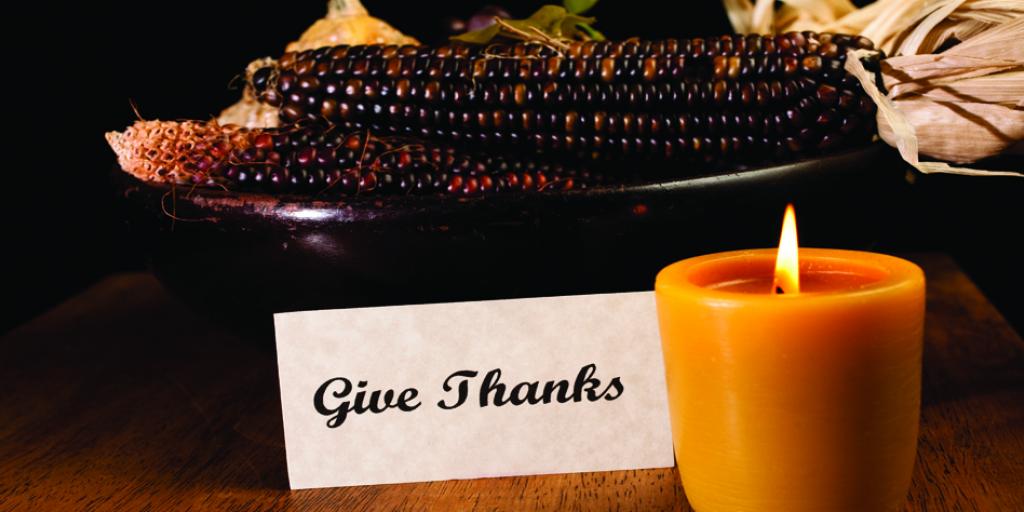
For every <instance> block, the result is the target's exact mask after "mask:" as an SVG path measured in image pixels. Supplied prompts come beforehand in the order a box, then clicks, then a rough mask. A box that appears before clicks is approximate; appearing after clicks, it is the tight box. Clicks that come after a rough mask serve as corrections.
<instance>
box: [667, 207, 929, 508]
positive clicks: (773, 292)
mask: <svg viewBox="0 0 1024 512" xmlns="http://www.w3.org/2000/svg"><path fill="white" fill-rule="evenodd" d="M788 238H789V239H791V241H788V244H787V245H786V246H784V247H783V248H782V249H780V250H778V251H776V250H775V249H759V250H747V251H735V252H727V253H721V254H712V255H707V256H701V257H696V258H691V259H688V260H684V261H680V262H678V263H675V264H673V265H670V266H668V267H666V268H665V269H664V270H662V271H661V272H660V273H659V274H658V278H657V283H656V286H655V288H656V296H657V304H658V318H659V322H660V328H661V337H662V346H663V349H664V354H665V370H666V379H667V383H668V396H669V408H670V414H671V420H672V434H673V442H674V446H675V452H676V461H677V463H678V465H679V473H680V475H681V477H682V481H683V487H684V490H685V491H686V495H687V498H688V499H689V501H690V504H691V505H692V506H693V507H694V508H695V509H696V510H697V511H698V512H716V511H758V512H772V511H785V512H800V511H851V512H853V511H856V512H865V511H890V510H897V509H900V508H901V507H902V506H903V503H904V501H905V499H906V493H907V489H908V488H909V485H910V476H911V472H912V470H913V465H914V457H915V453H916V445H917V431H918V416H919V411H920V400H921V395H920V390H921V348H922V327H923V321H924V274H923V273H922V272H921V269H920V268H918V267H917V266H916V265H914V264H913V263H910V262H908V261H906V260H903V259H899V258H895V257H892V256H886V255H882V254H874V253H868V252H857V251H845V250H831V249H800V250H799V255H798V256H797V248H796V233H795V225H794V226H793V227H792V234H791V236H789V237H788ZM783 242H784V243H785V242H787V235H785V234H784V236H783ZM788 255H791V256H788ZM787 259H790V260H791V261H790V262H788V263H787V261H786V260H787ZM777 266H778V267H779V268H776V267H777ZM787 269H788V270H787ZM796 269H798V271H797V270H796Z"/></svg>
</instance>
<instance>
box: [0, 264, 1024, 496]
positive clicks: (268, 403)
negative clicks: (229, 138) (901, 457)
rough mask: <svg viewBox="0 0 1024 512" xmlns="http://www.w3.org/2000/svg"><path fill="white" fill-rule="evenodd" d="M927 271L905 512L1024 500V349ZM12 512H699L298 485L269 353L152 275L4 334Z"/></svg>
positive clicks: (476, 492) (517, 488)
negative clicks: (916, 435)
mask: <svg viewBox="0 0 1024 512" xmlns="http://www.w3.org/2000/svg"><path fill="white" fill-rule="evenodd" d="M916 259H917V260H918V261H919V262H920V263H921V264H922V266H923V267H924V268H925V272H926V273H927V275H928V279H929V282H928V318H927V327H926V343H925V360H924V397H923V398H924V404H923V415H922V421H921V438H920V444H919V447H918V461H917V467H916V470H915V471H916V472H915V475H914V483H913V486H912V488H911V490H910V494H909V495H908V498H907V509H908V510H928V511H941V510H957V511H972V510H977V511H1000V512H1003V511H1005V512H1010V511H1018V510H1024V342H1022V341H1021V338H1020V337H1019V336H1018V335H1017V334H1016V333H1015V332H1014V331H1013V330H1012V329H1011V328H1010V327H1009V325H1008V324H1007V323H1006V322H1005V320H1003V318H1002V317H1001V316H1000V315H999V313H998V312H997V311H996V310H995V309H994V308H993V307H992V305H991V304H989V303H988V302H987V301H986V300H985V297H984V296H982V295H981V293H980V292H979V291H978V289H977V288H976V287H975V286H974V285H973V284H972V283H971V282H970V281H969V280H968V279H967V277H966V276H965V275H964V274H963V273H962V272H961V271H960V270H958V269H957V267H956V266H955V264H954V263H953V262H952V261H951V260H950V259H949V258H947V257H944V256H940V255H924V256H921V257H918V258H916ZM0 379H2V380H0V510H3V511H7V510H25V511H38V510H58V509H73V510H176V509H180V510H202V509H210V510H291V509H300V510H366V509H381V510H392V509H417V510H419V509H425V508H426V509H439V510H531V509H550V510H605V509H616V510H620V509H621V510H690V508H689V506H688V505H687V503H686V499H685V497H684V495H683V489H682V486H681V485H680V483H679V477H678V474H677V473H676V471H675V470H672V469H665V470H642V471H616V472H605V473H583V474H570V475H552V476H535V477H519V478H493V479H482V480H462V481H446V482H432V483H419V484H403V485H380V486H365V487H350V488H344V489H320V490H303V491H289V490H288V482H287V476H286V470H285V459H284V446H283V434H282V429H281V420H280V402H279V397H278V389H277V374H276V370H275V359H274V354H273V350H272V348H270V347H267V346H262V347H261V346H253V345H252V344H251V343H246V342H245V340H242V339H239V338H238V337H236V336H235V335H232V334H230V333H228V332H226V331H224V330H222V329H220V328H218V327H215V326H214V325H212V324H211V323H210V322H208V321H205V320H203V319H201V318H199V317H197V316H196V315H195V314H193V313H191V312H190V311H189V310H188V309H186V308H185V307H184V306H182V305H181V304H179V303H177V302H176V301H175V300H173V299H172V298H170V297H168V295H167V294H166V293H165V292H164V291H163V289H162V288H161V287H160V285H159V284H158V283H157V282H156V281H155V280H154V278H153V277H152V276H150V275H148V274H123V275H116V276H113V277H110V278H108V279H106V280H104V281H102V282H100V283H99V284H97V285H96V286H94V287H92V288H91V289H89V290H87V291H85V292H84V293H82V294H81V295H79V296H77V297H74V298H72V299H71V300H69V301H67V302H65V303H64V304H62V305H61V306H59V307H58V308H56V309H55V310H53V311H51V312H49V313H46V314H45V315H43V316H41V317H39V318H37V319H35V320H34V321H32V322H30V323H28V324H26V325H24V326H22V327H20V328H18V329H16V330H14V331H12V332H10V333H8V334H7V335H5V336H4V338H3V339H2V341H0Z"/></svg>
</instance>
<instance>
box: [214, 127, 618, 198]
mask: <svg viewBox="0 0 1024 512" xmlns="http://www.w3.org/2000/svg"><path fill="white" fill-rule="evenodd" d="M603 180H604V176H603V175H601V174H600V173H591V172H589V171H586V170H584V169H583V168H577V167H568V166H563V165H560V164H545V163H540V162H538V161H537V160H536V159H523V160H516V159H508V158H504V157H494V156H482V155H479V156H478V155H474V154H471V153H466V152H464V151H458V150H456V148H452V147H442V146H438V145H432V144H430V145H427V144H424V143H422V142H420V141H416V140H411V139H408V138H400V137H376V136H369V137H368V136H367V135H366V133H365V132H355V133H351V132H350V133H344V132H342V131H341V130H339V129H337V127H324V126H322V125H315V124H314V125H310V126H302V127H291V128H284V129H276V130H274V129H272V130H266V131H264V133H262V134H260V135H257V136H256V137H255V138H254V142H253V145H252V147H249V148H246V149H240V150H233V151H232V152H231V153H230V155H229V156H228V158H227V163H226V165H225V166H224V170H223V172H222V173H221V175H220V176H218V177H216V179H215V181H216V182H219V183H220V184H221V185H223V186H225V187H227V188H229V189H242V190H267V191H272V192H282V193H297V194H327V195H354V194H454V195H477V194H488V193H499V192H514V191H523V192H529V191H545V190H570V189H578V188H586V187H588V186H592V185H594V184H597V183H600V182H601V181H603Z"/></svg>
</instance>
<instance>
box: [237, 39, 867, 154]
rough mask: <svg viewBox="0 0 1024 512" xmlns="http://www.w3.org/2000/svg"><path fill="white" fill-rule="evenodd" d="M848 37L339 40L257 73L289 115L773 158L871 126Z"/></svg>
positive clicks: (552, 145)
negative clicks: (556, 43) (464, 42)
mask: <svg viewBox="0 0 1024 512" xmlns="http://www.w3.org/2000/svg"><path fill="white" fill-rule="evenodd" d="M871 46H872V45H871V42H870V41H868V40H866V39H864V38H859V37H854V36H846V35H840V34H814V33H810V32H800V33H796V32H794V33H790V34H785V35H781V36H722V37H718V38H708V39H703V38H695V39H689V40H685V39H684V40H663V41H627V42H594V41H591V42H576V43H573V44H571V45H570V46H569V48H568V49H567V50H566V51H564V52H559V51H556V50H553V49H551V48H548V47H545V46H542V45H539V44H532V43H519V44H511V45H490V46H487V47H479V46H442V47H425V46H394V45H391V46H385V45H357V46H336V47H333V48H322V49H318V50H314V51H306V52H301V53H287V54H285V55H284V56H283V57H282V58H281V59H280V60H279V61H278V62H277V63H276V65H275V66H270V67H265V68H262V69H258V70H256V71H255V72H254V73H253V74H252V77H251V81H252V86H253V88H254V90H255V91H256V92H257V93H258V95H259V98H260V99H261V101H264V102H266V103H269V104H271V105H273V106H276V107H279V113H280V117H281V120H282V121H283V122H285V123H293V122H297V121H299V120H303V119H310V120H318V121H321V122H322V121H324V120H326V121H327V122H330V123H333V124H337V125H339V126H341V127H342V128H343V129H370V130H372V131H373V132H374V133H385V134H398V135H406V136H416V137H421V138H424V139H429V140H446V141H449V142H455V143H462V144H474V145H479V144H515V145H519V144H524V143H525V144H526V145H527V147H530V148H533V149H535V150H537V151H543V152H545V153H549V154H550V153H552V152H556V153H562V154H570V155H577V156H581V155H582V156H589V157H595V156H596V157H611V158H619V157H629V158H634V157H637V156H648V157H654V158H659V159H669V160H676V159H680V158H683V159H691V160H713V161H717V160H720V159H721V158H722V157H723V156H724V157H728V158H735V159H737V160H745V161H749V160H763V159H764V158H765V157H766V156H769V157H780V158H784V157H787V156H793V155H800V154H810V153H815V152H818V151H824V150H829V149H832V148H835V147H839V146H842V145H844V144H848V143H857V142H862V141H864V140H867V139H868V138H870V137H871V135H873V134H874V108H875V107H874V104H873V103H872V102H871V101H870V100H869V99H868V98H867V97H866V96H865V95H864V93H863V91H862V90H861V88H860V85H859V83H858V82H857V81H856V80H855V79H853V78H852V77H850V76H849V75H848V74H847V73H846V72H845V70H844V69H843V63H844V60H845V56H846V51H847V50H848V49H853V48H870V47H871Z"/></svg>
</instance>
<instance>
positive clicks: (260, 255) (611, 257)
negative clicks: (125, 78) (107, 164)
mask: <svg viewBox="0 0 1024 512" xmlns="http://www.w3.org/2000/svg"><path fill="white" fill-rule="evenodd" d="M901 168H902V166H901V164H900V163H899V157H898V156H896V154H895V152H894V151H892V150H891V149H890V148H888V147H887V146H885V145H884V144H874V145H871V146H868V147H865V148H861V149H857V150H851V151H848V152H845V153H840V154H836V155H831V156H827V157H822V158H817V159H812V160H804V161H800V162H795V163H790V164H786V165H779V166H774V167H767V168H759V169H746V170H740V171H735V172H730V173H724V174H717V175H705V176H696V177H691V178H686V179H679V180H676V181H670V182H662V183H652V184H637V185H629V186H615V187H602V188H593V189H587V190H579V191H570V192H557V193H556V192H552V193H535V194H521V195H496V196H488V197H475V198H457V197H439V196H390V197H368V196H366V197H353V198H347V199H343V200H332V201H319V200H312V199H310V198H308V197H306V198H302V197H286V196H271V195H262V194H249V193H229V192H223V191H217V190H207V189H195V190H191V191H189V190H187V189H183V188H182V187H178V188H177V189H176V190H174V191H173V193H172V191H171V190H170V189H169V188H167V187H165V186H157V185H152V184H148V183H143V182H140V181H138V180H136V179H134V178H132V177H131V176H129V175H127V174H126V173H123V172H120V171H119V170H118V171H116V172H115V173H114V180H115V182H116V184H117V187H118V188H119V190H120V192H121V195H122V196H123V198H124V199H125V205H126V207H127V218H128V219H129V221H130V225H131V226H132V228H133V230H134V231H135V233H137V234H138V235H139V237H140V240H141V241H142V242H143V243H145V244H146V247H147V249H148V253H149V255H150V256H151V262H152V266H153V269H154V270H155V272H156V274H157V276H158V277H159V278H160V279H161V280H162V281H163V283H164V284H165V285H166V286H167V287H168V288H169V289H170V290H171V291H173V292H174V293H176V294H177V295H179V296H180V297H182V298H183V299H185V300H186V301H187V302H189V303H191V304H193V305H194V306H195V307H197V308H198V309H199V310H201V311H205V312H208V313H210V314H211V315H213V316H215V317H218V318H222V319H234V320H235V321H236V322H241V323H242V324H246V325H251V324H252V323H253V322H256V323H258V324H261V325H266V324H267V322H268V321H269V318H270V315H269V313H272V312H280V311H292V310H304V309H324V308H337V307H353V306H371V305H385V304H409V303H420V302H437V301H455V300H475V299H487V298H508V297H523V296H540V295H556V294H576V293H592V292H611V291H626V290H640V289H650V288H651V287H652V284H653V282H654V276H655V274H656V273H657V271H658V270H659V269H661V268H662V267H663V266H665V265H667V264H669V263H671V262H673V261H676V260H679V259H681V258H685V257H688V256H693V255H696V254H701V253H707V252H713V251H722V250H728V249H737V248H744V247H754V246H772V245H775V244H776V243H777V238H778V229H779V226H780V223H781V217H782V211H783V209H784V207H785V204H786V202H789V201H793V202H795V203H796V206H797V213H798V218H799V224H800V235H801V242H802V243H804V244H806V245H815V246H835V247H847V248H870V247H872V246H873V245H874V244H875V243H876V242H877V241H878V240H879V238H880V237H881V236H883V232H884V231H885V230H886V229H885V228H886V226H887V223H889V222H891V218H889V217H887V216H888V215H889V214H888V213H887V212H888V211H889V210H890V209H891V208H889V206H891V205H894V204H896V203H898V202H899V201H900V196H901V194H902V193H903V191H904V189H905V188H906V187H907V184H906V182H905V180H904V175H903V173H902V172H900V171H899V170H898V169H901ZM453 321H463V320H462V319H453Z"/></svg>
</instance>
